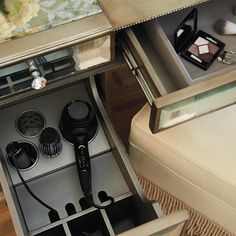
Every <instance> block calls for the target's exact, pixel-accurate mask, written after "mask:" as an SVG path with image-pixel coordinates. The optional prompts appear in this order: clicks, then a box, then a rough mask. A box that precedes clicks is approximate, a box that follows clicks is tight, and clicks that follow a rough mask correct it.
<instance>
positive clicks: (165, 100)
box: [119, 0, 236, 133]
mask: <svg viewBox="0 0 236 236" xmlns="http://www.w3.org/2000/svg"><path fill="white" fill-rule="evenodd" d="M226 2H227V4H228V5H226V4H225V2H224V5H226V7H225V8H224V9H230V8H232V4H233V3H232V1H230V0H228V1H226ZM212 4H213V5H212ZM214 4H215V5H216V9H219V8H220V6H221V5H219V8H217V4H222V2H220V1H217V0H215V1H210V3H206V4H203V5H199V9H203V8H204V7H213V6H215V5H214ZM214 9H215V7H214ZM188 11H190V10H189V9H184V10H183V11H182V13H181V12H177V13H172V14H170V15H167V16H163V18H164V19H166V18H168V19H172V20H173V19H176V17H175V15H176V16H178V17H179V18H181V16H183V15H182V14H183V12H185V13H186V12H188ZM179 18H178V19H179ZM214 20H215V18H214V19H212V21H214ZM160 22H161V23H162V24H164V23H163V22H165V23H166V27H167V26H168V24H167V23H168V20H165V21H164V20H162V17H160V18H158V19H155V20H152V21H149V22H147V23H144V24H143V25H138V26H134V27H132V28H129V29H126V30H125V31H124V32H122V33H121V34H120V35H119V42H120V45H121V48H122V51H123V54H124V57H125V58H126V60H127V63H128V65H129V67H130V69H131V70H132V71H133V74H134V75H135V76H136V78H137V80H138V81H139V84H140V85H141V87H142V88H143V91H144V92H145V94H146V96H147V98H148V101H149V103H150V105H152V112H151V117H150V129H151V131H152V132H153V133H156V132H159V131H162V130H164V129H167V128H170V127H173V126H175V125H178V124H180V123H183V122H186V121H188V120H191V119H194V118H196V117H199V116H202V115H205V114H208V113H210V112H213V111H216V110H219V109H222V108H224V107H227V106H230V105H233V104H235V102H236V97H235V92H236V88H235V86H236V73H235V65H233V64H232V65H221V66H217V64H219V62H217V61H215V62H214V63H213V64H212V65H211V66H212V67H210V68H209V70H207V71H204V70H202V69H200V68H197V67H196V66H195V65H191V66H189V64H190V63H189V62H188V61H184V59H180V57H179V55H177V53H176V52H175V50H174V48H173V46H172V44H171V41H169V37H171V36H169V37H168V35H165V32H164V31H163V29H162V28H161V23H160ZM174 23H175V24H176V22H175V21H174V22H173V23H172V24H169V27H171V25H173V24H174ZM167 29H168V30H166V31H167V32H169V31H170V29H169V28H168V27H167ZM172 35H173V34H172ZM222 37H225V38H227V37H226V36H222ZM232 37H233V36H229V37H228V38H227V40H228V41H230V40H232ZM172 43H173V42H172ZM232 45H233V44H232ZM165 50H166V54H165V55H164V51H165ZM170 52H171V53H170ZM180 62H181V63H180ZM185 64H188V67H187V66H186V67H185ZM190 67H191V68H192V70H190V69H189V68H190ZM195 67H196V68H195ZM188 69H189V70H188ZM196 71H198V73H195V72H196ZM183 73H185V75H186V73H188V79H186V77H185V76H184V74H183ZM191 76H192V77H191ZM198 76H199V78H198ZM179 78H181V79H179ZM190 80H191V81H193V80H194V82H191V81H190ZM187 81H188V83H187ZM194 83H195V84H194ZM192 84H193V85H192ZM176 90H177V91H176Z"/></svg>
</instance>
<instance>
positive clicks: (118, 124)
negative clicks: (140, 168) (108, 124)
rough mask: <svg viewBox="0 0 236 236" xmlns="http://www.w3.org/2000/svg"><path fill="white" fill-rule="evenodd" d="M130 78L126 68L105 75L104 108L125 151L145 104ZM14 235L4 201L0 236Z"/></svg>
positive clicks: (135, 84)
mask: <svg viewBox="0 0 236 236" xmlns="http://www.w3.org/2000/svg"><path fill="white" fill-rule="evenodd" d="M111 77H112V78H111ZM132 77H133V75H132V74H131V72H130V71H129V69H128V68H121V69H120V70H117V71H113V72H107V74H106V75H105V83H106V86H105V87H106V91H105V93H106V104H105V106H106V109H107V112H108V113H109V114H110V117H111V119H112V121H113V125H114V127H115V129H116V132H117V133H118V134H119V136H120V138H121V140H122V141H123V143H124V145H125V147H126V148H127V151H128V136H129V131H130V123H131V120H132V117H133V116H134V115H135V113H136V112H137V111H138V110H139V109H140V108H141V107H142V106H143V105H144V104H145V103H146V98H145V96H144V94H143V92H142V90H141V89H140V87H139V85H138V84H137V82H136V80H134V78H132ZM0 193H1V192H0ZM15 235H16V234H15V232H14V228H13V225H12V221H11V218H10V214H9V211H8V208H7V204H6V202H5V201H4V202H0V236H15Z"/></svg>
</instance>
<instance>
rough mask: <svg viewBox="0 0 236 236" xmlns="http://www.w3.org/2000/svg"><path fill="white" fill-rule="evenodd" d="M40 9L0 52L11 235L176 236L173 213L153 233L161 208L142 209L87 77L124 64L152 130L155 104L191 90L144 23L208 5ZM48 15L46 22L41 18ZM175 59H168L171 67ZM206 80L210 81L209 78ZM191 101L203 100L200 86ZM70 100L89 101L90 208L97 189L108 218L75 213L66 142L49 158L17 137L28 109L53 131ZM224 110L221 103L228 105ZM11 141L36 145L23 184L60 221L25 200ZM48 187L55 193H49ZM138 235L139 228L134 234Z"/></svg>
mask: <svg viewBox="0 0 236 236" xmlns="http://www.w3.org/2000/svg"><path fill="white" fill-rule="evenodd" d="M43 2H44V1H39V4H42V6H41V10H40V12H39V14H38V17H39V19H38V21H37V17H35V18H33V19H32V22H30V23H29V24H28V25H27V26H26V28H25V29H23V30H22V31H20V30H19V31H13V32H12V34H10V35H9V36H8V37H7V38H6V39H5V42H4V43H2V44H0V51H1V54H0V68H1V69H0V79H1V85H0V95H1V97H0V107H1V110H0V113H1V114H0V123H1V124H4V126H3V127H2V134H3V136H2V138H1V163H0V178H1V181H2V185H3V190H4V192H5V195H6V200H7V202H8V205H9V208H10V212H11V215H12V218H13V222H14V225H15V228H16V231H17V234H19V235H52V234H55V235H76V234H77V233H78V228H79V230H81V231H79V232H80V233H81V234H82V233H83V231H85V232H86V231H91V230H92V232H90V233H91V235H96V234H93V233H96V232H99V233H100V234H101V235H119V234H121V235H137V229H139V228H138V227H142V226H144V228H145V227H147V225H146V226H145V224H148V228H149V224H151V225H155V227H154V228H151V229H152V230H151V231H149V232H148V234H150V235H151V234H153V233H155V232H159V231H160V235H161V233H163V232H169V231H170V232H171V230H173V227H174V228H175V229H174V231H175V232H176V233H177V234H176V235H179V234H180V232H181V230H182V227H183V224H184V222H185V220H186V219H187V218H188V214H187V213H186V212H185V211H183V212H180V213H176V214H177V215H175V216H174V217H172V216H171V218H170V219H171V220H170V221H168V220H167V221H165V222H169V223H168V224H166V223H165V225H166V229H164V228H162V227H159V226H160V224H158V223H157V221H158V220H159V219H158V218H159V217H161V216H163V212H162V209H161V208H160V206H159V204H158V203H155V204H154V203H151V202H149V201H147V202H146V203H145V201H146V197H145V195H144V193H143V191H142V190H141V187H140V185H139V182H138V180H137V177H136V174H135V172H134V169H133V167H132V165H131V163H130V161H129V157H128V155H127V153H126V152H125V150H124V147H123V146H122V144H121V143H120V140H119V138H118V137H117V134H116V133H115V131H114V128H113V127H112V124H111V122H110V119H109V117H108V116H107V114H106V111H105V108H104V105H103V103H102V100H101V96H100V95H101V94H100V92H101V91H99V88H98V86H97V84H98V83H97V80H96V79H95V77H96V75H99V74H101V73H104V72H106V71H109V70H115V69H116V68H117V67H121V66H123V65H124V64H127V65H128V66H129V68H130V70H131V72H132V73H133V75H134V77H135V78H136V79H137V80H138V82H139V84H140V86H141V87H142V89H143V91H144V93H145V95H146V97H147V100H148V101H149V103H150V104H151V105H152V115H151V116H149V117H150V120H149V121H148V122H149V123H150V128H151V130H152V131H153V132H157V131H159V128H158V127H159V123H160V122H159V121H160V117H159V113H158V112H159V107H158V106H159V99H161V98H162V97H163V96H164V95H166V96H171V94H173V93H174V91H176V90H179V91H178V92H180V93H182V92H183V93H184V94H186V95H185V97H184V98H182V100H184V99H186V98H189V97H190V92H189V90H188V88H186V87H187V86H188V84H187V83H183V81H178V77H181V78H182V76H181V73H182V71H183V70H184V69H183V68H181V65H180V63H179V62H177V64H178V67H175V68H176V69H175V70H176V72H177V75H178V76H177V77H176V78H174V77H173V74H172V73H171V71H169V70H168V66H167V65H166V61H165V60H164V57H163V56H162V54H161V53H160V52H159V51H158V48H156V47H155V43H151V40H152V38H154V37H151V38H149V37H150V36H151V35H152V34H153V31H152V32H151V31H149V30H150V27H149V25H148V24H153V21H151V20H152V19H154V20H155V19H157V18H159V17H162V16H164V15H172V14H175V12H179V11H180V10H187V9H188V8H190V7H192V6H196V5H198V4H200V3H201V4H202V6H203V7H204V5H205V4H207V3H205V2H207V1H204V0H203V1H198V0H190V1H186V0H180V1H171V0H168V1H167V0H165V1H158V2H157V1H156V0H150V1H146V2H145V1H141V0H136V1H131V0H130V1H129V0H128V1H120V0H119V1H118V0H112V1H111V0H110V1H108V0H99V1H98V2H96V1H92V0H91V1H82V3H81V4H82V5H78V6H76V7H74V9H72V8H73V7H72V5H73V4H72V2H73V1H67V3H66V4H68V5H67V6H62V5H60V4H62V2H63V1H54V3H55V2H57V3H58V5H57V3H55V4H56V5H55V6H53V4H52V6H51V5H50V4H49V5H50V6H47V4H46V5H45V3H44V4H43ZM212 2H214V0H212ZM71 4H72V5H71ZM62 9H64V10H62ZM50 14H52V15H50ZM53 14H54V15H53ZM49 15H50V17H51V18H47V16H49ZM64 16H70V17H65V18H63V17H64ZM45 17H46V18H45ZM62 18H63V19H62ZM160 19H161V18H160ZM145 24H147V25H146V26H145ZM153 29H154V30H155V28H153ZM24 32H26V34H27V35H24V34H25V33H24ZM162 36H163V35H162ZM157 38H159V37H157ZM161 43H162V42H160V44H161ZM176 61H177V59H175V58H172V62H173V63H176ZM32 62H33V63H34V64H33V66H35V67H36V71H37V76H36V77H37V78H35V77H34V76H33V74H32V73H33V72H35V68H34V71H32V70H30V69H29V65H30V63H32ZM230 68H231V71H232V70H233V69H232V67H230ZM227 72H228V71H226V72H225V73H227ZM32 76H33V77H34V79H39V78H38V77H40V76H43V77H44V78H45V79H46V80H47V84H46V86H45V87H43V88H41V89H33V88H32V84H31V82H32ZM208 79H209V81H210V80H214V81H215V78H214V73H211V75H209V76H208ZM235 80H236V78H235V77H233V78H231V77H230V81H226V82H222V83H218V82H217V81H216V82H215V83H214V86H208V90H207V92H208V91H211V90H213V89H215V88H218V87H219V86H224V85H225V84H226V85H227V84H228V83H232V82H234V83H235ZM201 83H202V81H200V82H199V84H201ZM198 93H199V94H201V93H202V90H201V88H200V89H199V90H198ZM195 95H196V96H197V95H198V94H197V93H196V94H195ZM75 99H85V100H86V101H89V103H91V104H92V106H93V108H94V110H95V111H96V114H97V117H98V120H99V122H98V123H99V129H98V132H97V135H96V137H95V138H94V139H93V141H92V142H91V143H89V151H90V156H91V163H92V179H93V180H94V189H93V192H94V195H96V197H95V200H96V201H97V202H98V201H99V197H97V193H98V192H99V191H101V190H104V191H106V192H107V193H108V194H109V195H112V196H113V197H114V198H115V204H114V206H112V207H111V208H109V209H107V210H96V209H94V208H86V209H85V210H84V209H83V210H82V207H81V206H79V204H78V201H79V200H80V199H81V198H82V192H81V189H80V187H79V182H78V179H77V178H78V177H77V174H76V170H75V160H74V154H73V146H72V145H71V144H70V143H68V142H66V141H65V140H63V151H62V155H61V157H60V156H59V157H57V158H55V159H47V158H45V157H43V156H42V155H41V154H40V152H39V151H37V146H38V144H39V141H38V136H36V137H26V136H25V135H24V133H23V135H22V133H21V132H19V130H20V127H18V124H19V123H21V120H19V117H20V115H21V114H22V113H23V112H25V111H30V112H31V115H33V117H35V116H36V120H37V119H38V118H39V117H41V118H42V120H44V123H43V125H42V126H52V127H55V128H57V126H58V121H59V120H58V119H59V117H60V112H61V110H62V109H63V107H64V105H65V104H66V103H67V102H70V101H72V100H75ZM167 100H168V101H167V105H166V106H169V105H170V106H171V105H172V103H173V102H172V100H170V99H167ZM182 100H181V99H180V100H178V101H177V102H181V101H182ZM175 103H176V101H174V104H175ZM226 103H227V105H229V102H228V101H227V102H226ZM217 109H218V107H217ZM41 118H40V119H41ZM185 121H186V120H185ZM22 123H23V122H22ZM175 125H177V124H175ZM14 140H20V141H25V142H27V143H30V144H31V145H32V146H33V147H36V153H37V155H36V156H37V158H38V159H37V163H36V164H35V165H34V166H33V167H32V168H30V169H29V170H27V171H24V172H23V176H24V178H25V180H26V182H27V183H28V184H29V185H30V187H31V188H32V189H33V190H34V192H35V193H37V194H38V195H39V196H40V197H42V198H44V199H45V201H47V202H49V203H51V204H53V205H54V207H55V208H56V209H58V212H59V215H60V220H59V221H56V222H50V219H49V218H48V217H45V215H46V216H47V212H46V211H45V209H42V207H41V206H40V205H38V204H37V202H35V201H34V200H33V199H32V198H30V196H29V195H27V192H26V190H25V189H24V187H23V185H22V182H21V180H20V179H19V178H18V176H17V173H16V171H15V170H14V168H12V166H11V165H10V164H9V161H8V160H7V158H6V151H5V148H6V146H7V144H8V143H9V142H11V141H14ZM107 176H109V178H108V177H107ZM114 183H116V184H115V185H114ZM52 186H53V188H55V190H56V192H57V193H56V194H54V193H52V191H51V188H52ZM69 203H70V204H72V205H74V206H75V212H73V214H69V213H68V212H67V211H66V208H65V207H66V205H67V204H69ZM130 205H131V206H132V209H130V208H129V206H130ZM32 209H34V210H32ZM118 216H119V217H118ZM163 219H164V218H163ZM91 222H92V223H91ZM124 222H125V223H124ZM90 223H91V224H90ZM157 226H158V227H159V228H158V227H157ZM81 227H82V229H81ZM142 230H143V229H142V228H140V231H139V230H138V232H140V235H142V232H143V231H142ZM158 230H159V231H158ZM162 230H164V231H162ZM165 230H167V231H165ZM168 230H169V231H168ZM100 234H99V235H100Z"/></svg>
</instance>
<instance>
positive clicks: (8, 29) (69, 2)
mask: <svg viewBox="0 0 236 236" xmlns="http://www.w3.org/2000/svg"><path fill="white" fill-rule="evenodd" d="M5 5H6V7H7V10H8V12H9V13H8V14H4V13H3V12H1V11H0V43H1V42H5V41H8V40H11V39H14V38H17V37H22V36H25V35H28V34H32V33H35V32H39V31H42V30H46V29H49V28H51V27H54V26H58V25H62V24H64V23H68V22H71V21H75V20H78V19H81V18H84V17H87V16H90V15H93V14H97V13H99V12H101V11H102V10H101V8H100V6H99V4H98V3H97V1H96V0H66V1H65V0H5ZM9 9H10V10H9ZM16 9H17V10H16Z"/></svg>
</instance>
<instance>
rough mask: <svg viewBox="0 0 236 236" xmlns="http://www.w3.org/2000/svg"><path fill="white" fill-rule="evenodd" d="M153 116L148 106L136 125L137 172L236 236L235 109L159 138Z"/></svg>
mask: <svg viewBox="0 0 236 236" xmlns="http://www.w3.org/2000/svg"><path fill="white" fill-rule="evenodd" d="M149 116H150V107H149V106H148V105H145V106H144V107H143V108H142V109H141V111H140V112H138V113H137V114H136V116H135V117H134V118H133V121H132V125H131V133H130V157H131V161H132V163H133V165H134V168H135V170H136V171H137V173H138V174H140V175H141V176H144V177H145V178H146V179H148V180H150V181H151V182H153V183H155V184H156V185H157V186H159V187H161V188H163V189H164V190H166V191H167V192H169V193H170V194H172V195H174V196H175V197H176V198H178V199H180V200H182V201H183V202H184V203H186V204H187V205H189V206H190V207H192V208H193V209H195V210H197V211H199V212H200V213H202V214H204V215H205V216H207V217H209V218H210V219H211V220H213V221H215V222H216V223H218V224H219V225H222V226H223V227H224V228H226V229H228V230H229V231H231V232H232V233H234V234H236V105H233V106H230V107H227V108H225V109H222V110H219V111H217V112H213V113H211V114H208V115H205V116H202V117H199V118H197V119H195V120H192V121H189V122H186V123H184V124H181V125H178V126H176V127H173V128H170V129H168V130H165V131H162V132H160V133H157V134H152V133H151V131H150V129H149V127H148V124H149Z"/></svg>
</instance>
